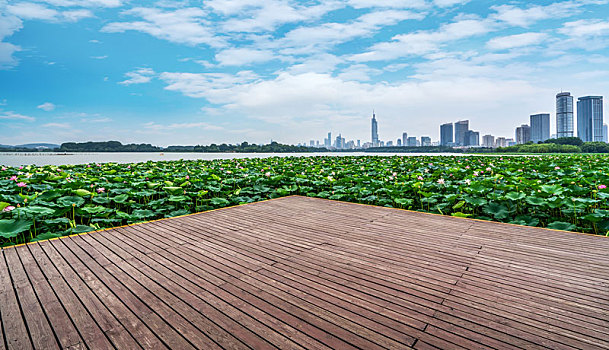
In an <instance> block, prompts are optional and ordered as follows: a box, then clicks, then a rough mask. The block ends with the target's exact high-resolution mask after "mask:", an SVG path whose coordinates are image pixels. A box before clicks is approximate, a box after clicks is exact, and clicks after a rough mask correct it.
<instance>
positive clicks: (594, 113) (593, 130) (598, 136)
mask: <svg viewBox="0 0 609 350" xmlns="http://www.w3.org/2000/svg"><path fill="white" fill-rule="evenodd" d="M577 137H579V138H580V139H582V141H584V142H592V141H599V142H602V141H603V96H585V97H580V98H578V99H577Z"/></svg>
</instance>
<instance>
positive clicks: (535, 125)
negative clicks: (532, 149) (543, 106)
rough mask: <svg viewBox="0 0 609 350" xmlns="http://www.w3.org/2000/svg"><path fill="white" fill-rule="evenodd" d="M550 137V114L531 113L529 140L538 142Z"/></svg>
mask: <svg viewBox="0 0 609 350" xmlns="http://www.w3.org/2000/svg"><path fill="white" fill-rule="evenodd" d="M549 138H550V114H549V113H543V114H533V115H531V141H533V143H538V142H539V141H545V140H547V139H549Z"/></svg>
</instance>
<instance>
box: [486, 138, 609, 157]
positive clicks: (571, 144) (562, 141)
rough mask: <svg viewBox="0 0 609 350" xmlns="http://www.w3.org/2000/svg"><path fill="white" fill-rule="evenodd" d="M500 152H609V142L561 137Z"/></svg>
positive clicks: (499, 149) (500, 150)
mask: <svg viewBox="0 0 609 350" xmlns="http://www.w3.org/2000/svg"><path fill="white" fill-rule="evenodd" d="M497 152H498V153H609V144H607V143H604V142H583V141H582V140H581V139H580V138H579V137H560V138H557V139H550V140H546V141H545V142H540V143H537V144H535V143H532V142H529V143H526V144H524V145H516V146H510V147H502V148H498V149H497Z"/></svg>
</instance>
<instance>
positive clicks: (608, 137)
mask: <svg viewBox="0 0 609 350" xmlns="http://www.w3.org/2000/svg"><path fill="white" fill-rule="evenodd" d="M608 131H609V130H607V124H605V125H603V142H605V143H609V133H608Z"/></svg>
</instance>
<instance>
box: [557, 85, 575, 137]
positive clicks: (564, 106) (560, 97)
mask: <svg viewBox="0 0 609 350" xmlns="http://www.w3.org/2000/svg"><path fill="white" fill-rule="evenodd" d="M556 137H557V138H558V137H573V96H571V93H570V92H561V93H558V94H556Z"/></svg>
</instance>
